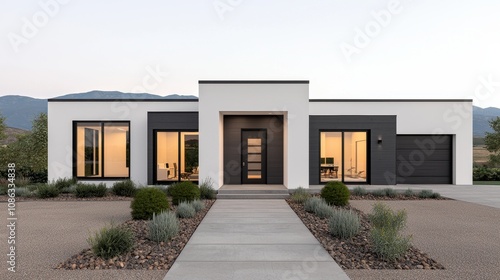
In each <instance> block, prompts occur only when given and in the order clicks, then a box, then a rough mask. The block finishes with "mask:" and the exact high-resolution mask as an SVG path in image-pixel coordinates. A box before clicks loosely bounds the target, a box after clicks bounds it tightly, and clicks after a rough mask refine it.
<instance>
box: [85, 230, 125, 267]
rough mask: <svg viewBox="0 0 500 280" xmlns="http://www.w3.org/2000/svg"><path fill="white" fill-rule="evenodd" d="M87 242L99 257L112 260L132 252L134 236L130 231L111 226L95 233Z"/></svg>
mask: <svg viewBox="0 0 500 280" xmlns="http://www.w3.org/2000/svg"><path fill="white" fill-rule="evenodd" d="M87 242H88V243H89V245H90V246H91V248H92V252H94V254H96V255H97V256H98V257H101V258H104V259H110V258H113V257H116V256H118V255H120V254H124V253H127V252H129V251H130V250H132V247H133V246H134V234H133V233H132V231H130V230H129V229H125V228H121V227H118V226H115V225H113V224H111V225H109V226H105V227H103V228H102V229H101V230H99V231H97V232H95V233H94V234H93V235H91V236H90V237H89V238H88V239H87Z"/></svg>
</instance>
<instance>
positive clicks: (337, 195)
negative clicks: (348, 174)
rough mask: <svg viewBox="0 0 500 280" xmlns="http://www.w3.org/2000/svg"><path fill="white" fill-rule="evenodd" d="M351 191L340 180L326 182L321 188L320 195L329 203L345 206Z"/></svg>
mask: <svg viewBox="0 0 500 280" xmlns="http://www.w3.org/2000/svg"><path fill="white" fill-rule="evenodd" d="M350 195H351V193H350V192H349V189H348V188H347V186H346V185H345V184H344V183H342V182H328V183H327V184H326V186H324V187H323V188H322V189H321V197H322V198H323V199H324V200H325V201H326V202H327V203H328V204H330V205H335V206H345V205H347V204H348V203H349V197H350Z"/></svg>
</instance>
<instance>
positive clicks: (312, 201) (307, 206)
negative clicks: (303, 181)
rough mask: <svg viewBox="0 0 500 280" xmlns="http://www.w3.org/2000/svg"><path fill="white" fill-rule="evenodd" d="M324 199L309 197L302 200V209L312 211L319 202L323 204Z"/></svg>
mask: <svg viewBox="0 0 500 280" xmlns="http://www.w3.org/2000/svg"><path fill="white" fill-rule="evenodd" d="M324 203H325V201H324V200H323V199H322V198H319V197H315V196H314V197H311V198H309V199H308V200H306V201H305V202H304V210H306V211H307V212H310V213H314V212H315V210H316V208H317V207H318V205H319V204H324Z"/></svg>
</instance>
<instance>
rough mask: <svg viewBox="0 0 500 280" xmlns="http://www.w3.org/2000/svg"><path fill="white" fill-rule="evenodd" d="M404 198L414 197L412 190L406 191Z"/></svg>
mask: <svg viewBox="0 0 500 280" xmlns="http://www.w3.org/2000/svg"><path fill="white" fill-rule="evenodd" d="M403 194H404V196H406V197H412V196H415V192H414V191H413V190H412V189H407V190H406V191H405V192H404V193H403Z"/></svg>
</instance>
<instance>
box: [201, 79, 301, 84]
mask: <svg viewBox="0 0 500 280" xmlns="http://www.w3.org/2000/svg"><path fill="white" fill-rule="evenodd" d="M198 84H309V81H307V80H260V81H259V80H248V81H245V80H234V81H231V80H200V81H198Z"/></svg>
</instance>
